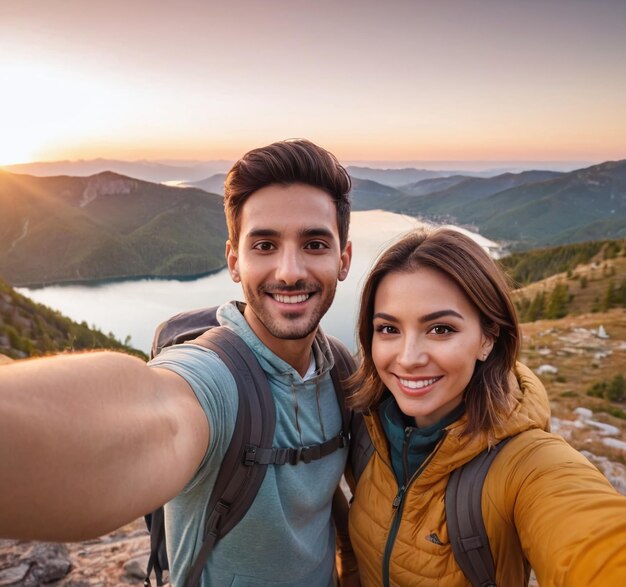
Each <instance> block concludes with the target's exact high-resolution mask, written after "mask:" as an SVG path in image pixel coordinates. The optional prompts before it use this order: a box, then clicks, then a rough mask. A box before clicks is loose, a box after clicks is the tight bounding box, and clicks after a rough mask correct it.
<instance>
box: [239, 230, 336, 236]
mask: <svg viewBox="0 0 626 587" xmlns="http://www.w3.org/2000/svg"><path fill="white" fill-rule="evenodd" d="M281 234H282V233H281V231H280V230H275V229H273V228H253V229H252V230H250V231H249V232H248V234H247V235H246V236H247V237H248V238H259V237H261V238H278V237H280V236H281ZM298 235H299V236H300V238H312V237H325V238H332V237H333V236H334V234H333V231H332V230H330V229H328V228H322V227H319V228H317V227H312V228H303V229H302V230H300V231H298Z"/></svg>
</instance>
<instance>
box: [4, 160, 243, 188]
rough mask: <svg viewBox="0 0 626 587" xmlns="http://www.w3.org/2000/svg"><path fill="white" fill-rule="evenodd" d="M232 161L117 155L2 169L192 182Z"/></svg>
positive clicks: (50, 175) (47, 174) (221, 168)
mask: <svg viewBox="0 0 626 587" xmlns="http://www.w3.org/2000/svg"><path fill="white" fill-rule="evenodd" d="M231 165H232V162H230V161H206V162H198V161H180V162H159V161H121V160H118V159H89V160H84V161H82V160H80V161H46V162H38V163H20V164H17V165H7V166H5V167H4V168H3V169H4V170H5V171H8V172H10V173H21V174H27V175H35V176H37V177H53V176H57V175H70V176H72V177H88V176H90V175H96V174H98V173H102V172H104V171H112V172H114V173H119V174H120V175H126V176H129V177H133V178H135V179H142V180H144V181H151V182H154V183H164V182H168V181H169V182H172V181H184V182H192V181H198V180H200V179H202V178H205V177H207V176H208V175H210V174H215V173H218V172H223V171H227V170H228V169H230V166H231Z"/></svg>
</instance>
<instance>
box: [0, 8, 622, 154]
mask: <svg viewBox="0 0 626 587" xmlns="http://www.w3.org/2000/svg"><path fill="white" fill-rule="evenodd" d="M625 56H626V2H624V1H623V0H610V1H609V0H593V1H591V0H542V1H539V0H527V1H526V2H519V1H516V0H438V1H436V2H434V1H432V0H430V1H420V0H396V1H390V2H385V3H383V2H380V1H379V0H376V1H374V0H316V1H315V2H311V1H310V0H245V1H244V0H223V1H220V2H217V1H207V0H181V1H178V2H167V3H166V2H152V1H150V0H123V1H121V0H107V1H101V0H90V1H89V2H86V1H84V0H46V1H45V2H42V1H39V0H20V1H19V2H16V1H12V0H0V80H1V87H2V89H1V91H0V165H2V164H4V165H7V164H11V163H19V162H27V161H32V160H40V161H41V160H57V159H77V158H95V157H107V158H120V159H140V158H147V159H156V158H169V159H191V158H192V159H202V160H205V159H218V158H221V159H230V160H232V159H235V158H237V157H239V156H240V155H241V154H242V153H243V152H245V151H246V150H248V149H249V148H252V147H256V146H259V145H261V144H266V143H268V142H271V141H274V140H277V139H283V138H287V137H295V136H300V137H307V138H310V139H312V140H314V141H316V142H318V143H320V144H322V145H323V146H325V147H327V148H329V149H330V150H331V151H333V152H334V153H335V154H337V155H338V156H339V158H340V159H341V160H343V161H347V160H350V161H354V160H377V161H393V160H403V161H411V160H450V159H453V160H492V161H498V160H552V161H554V160H579V161H590V162H600V161H604V160H608V159H622V158H626V65H625V64H624V63H625V62H624V58H625Z"/></svg>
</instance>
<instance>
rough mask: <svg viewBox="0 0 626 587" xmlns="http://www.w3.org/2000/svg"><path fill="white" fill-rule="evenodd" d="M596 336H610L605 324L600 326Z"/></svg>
mask: <svg viewBox="0 0 626 587" xmlns="http://www.w3.org/2000/svg"><path fill="white" fill-rule="evenodd" d="M596 336H597V337H598V338H609V335H608V334H607V333H606V330H604V326H602V325H600V326H598V333H597V334H596Z"/></svg>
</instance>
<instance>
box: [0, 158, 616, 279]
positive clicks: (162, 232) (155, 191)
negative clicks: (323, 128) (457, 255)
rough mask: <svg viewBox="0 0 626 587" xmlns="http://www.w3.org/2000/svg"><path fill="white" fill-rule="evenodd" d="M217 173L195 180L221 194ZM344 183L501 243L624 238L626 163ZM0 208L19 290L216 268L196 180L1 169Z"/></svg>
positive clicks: (219, 215) (4, 244) (216, 226)
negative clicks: (180, 182)
mask: <svg viewBox="0 0 626 587" xmlns="http://www.w3.org/2000/svg"><path fill="white" fill-rule="evenodd" d="M380 171H382V172H385V173H386V172H387V171H393V170H380ZM396 171H397V170H396ZM399 171H401V172H403V173H404V172H405V171H406V170H399ZM414 171H415V170H414ZM382 177H383V179H384V173H383V176H382ZM399 177H400V176H398V178H399ZM223 179H224V174H214V175H212V176H209V177H205V179H204V180H201V181H199V182H197V184H198V185H202V186H204V187H205V189H209V190H211V191H215V192H217V193H222V190H221V189H219V191H218V189H217V188H220V187H221V186H222V185H223ZM403 179H406V177H403ZM352 183H353V189H352V194H351V195H352V201H353V209H354V210H355V211H359V210H374V209H381V210H385V211H390V212H397V213H402V214H407V215H411V216H414V217H420V218H422V219H424V220H427V221H431V222H434V223H436V224H455V225H458V226H464V227H469V228H471V229H473V230H478V231H479V232H480V233H481V234H482V235H484V236H485V237H487V238H489V239H491V240H497V241H500V242H504V243H505V244H507V246H508V247H509V248H510V250H524V249H532V248H537V247H545V246H552V245H558V244H566V243H570V242H583V241H589V240H601V239H607V238H609V239H616V238H623V237H626V160H624V161H614V162H606V163H602V164H599V165H594V166H591V167H587V168H584V169H578V170H575V171H571V172H556V171H524V172H521V173H516V174H514V173H502V174H499V175H496V176H494V177H472V176H465V175H452V176H448V177H430V178H427V179H422V180H420V181H418V182H409V183H404V184H403V185H401V186H399V187H397V188H396V187H392V186H390V185H388V184H383V183H380V182H377V181H374V180H371V179H362V178H359V177H355V176H353V177H352ZM0 211H2V214H1V215H0V276H4V277H5V278H6V279H8V280H9V281H10V282H12V283H13V284H16V285H34V284H45V283H56V282H64V281H89V280H96V279H112V278H128V277H141V276H154V277H190V276H196V275H200V274H205V273H208V272H211V271H216V270H219V269H221V268H222V267H224V256H223V251H224V241H225V240H226V238H227V231H226V225H225V219H224V213H223V198H222V196H220V195H217V194H211V193H208V192H207V191H204V190H202V189H199V188H197V187H196V188H193V187H187V188H176V187H169V186H165V185H161V184H156V183H151V182H145V181H142V180H139V179H135V178H131V177H127V176H123V175H119V174H116V173H113V172H103V173H99V174H96V175H92V176H89V177H68V176H55V177H34V176H29V175H19V174H13V173H9V172H3V171H0ZM373 229H374V230H375V227H373Z"/></svg>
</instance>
